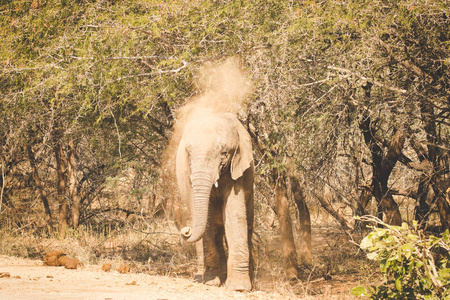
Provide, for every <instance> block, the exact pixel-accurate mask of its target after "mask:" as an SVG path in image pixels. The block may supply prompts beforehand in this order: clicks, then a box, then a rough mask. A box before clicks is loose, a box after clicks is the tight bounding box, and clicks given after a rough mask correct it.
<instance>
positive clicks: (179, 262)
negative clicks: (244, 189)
mask: <svg viewBox="0 0 450 300" xmlns="http://www.w3.org/2000/svg"><path fill="white" fill-rule="evenodd" d="M262 212H265V213H262ZM268 212H270V213H268ZM312 219H313V222H314V223H313V226H314V227H313V233H312V236H313V240H312V242H313V261H312V264H310V265H304V266H301V268H300V275H301V278H300V280H298V281H296V282H287V281H286V280H285V274H284V269H283V259H282V255H281V241H280V240H279V237H278V232H277V230H278V229H277V228H278V226H277V222H276V217H275V216H274V215H273V214H272V212H271V210H270V209H268V207H258V208H257V216H256V220H257V221H256V224H255V232H256V234H255V238H254V245H255V247H254V252H255V267H256V268H255V270H256V279H255V286H256V289H257V290H263V291H267V292H276V293H279V294H282V295H287V296H292V297H302V298H306V299H324V297H325V298H327V299H354V297H353V296H352V295H351V294H350V289H351V288H352V287H355V286H358V285H361V284H365V281H366V280H367V279H368V278H373V276H374V275H373V274H374V272H373V271H374V269H375V268H374V267H372V266H371V265H369V264H368V261H367V260H366V259H365V257H364V255H363V254H362V253H361V252H359V251H358V248H357V247H356V246H355V244H354V243H352V242H351V241H350V237H349V236H347V235H346V234H345V233H343V232H340V231H339V227H338V226H337V225H336V224H334V223H333V220H331V219H329V218H326V217H325V214H324V213H321V212H319V211H318V212H314V215H313V216H312ZM20 224H31V225H27V226H23V227H18V225H17V223H13V222H3V224H2V230H1V232H0V254H3V255H10V256H18V257H27V258H36V259H42V257H43V256H44V254H45V253H47V252H48V251H50V250H55V249H61V250H63V251H64V252H65V253H66V254H67V255H69V256H70V257H73V258H77V259H79V260H80V262H81V263H82V264H83V265H85V266H88V265H91V264H92V265H102V264H104V263H111V264H112V267H113V269H117V267H118V266H120V265H123V264H125V265H128V266H130V267H131V272H135V273H145V274H151V275H158V276H170V277H184V278H191V277H192V275H193V274H194V272H196V260H195V252H194V249H193V247H186V246H183V245H182V244H181V241H180V238H179V235H178V230H177V229H176V227H175V226H174V225H173V223H172V222H171V221H168V220H167V219H165V218H162V217H159V218H143V217H142V216H136V215H134V216H133V217H132V218H130V217H129V216H128V217H126V216H123V215H122V216H121V215H117V214H116V215H113V214H111V215H107V214H104V215H102V216H99V217H98V218H97V219H95V220H92V222H91V223H90V224H88V225H83V226H80V228H78V229H77V230H70V231H68V232H67V235H66V236H65V238H62V237H60V236H59V235H58V233H55V232H50V233H49V232H48V231H47V230H46V227H45V226H38V224H39V223H37V222H32V221H30V222H28V223H27V222H21V223H20ZM294 226H296V224H294ZM352 238H353V239H355V240H356V241H358V240H359V239H360V237H358V236H355V237H352ZM296 242H297V244H298V243H299V242H300V241H299V240H298V238H297V241H296Z"/></svg>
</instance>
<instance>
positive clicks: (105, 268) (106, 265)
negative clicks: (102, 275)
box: [102, 263, 111, 272]
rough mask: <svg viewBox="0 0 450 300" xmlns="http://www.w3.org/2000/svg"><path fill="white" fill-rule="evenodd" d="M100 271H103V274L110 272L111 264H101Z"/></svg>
mask: <svg viewBox="0 0 450 300" xmlns="http://www.w3.org/2000/svg"><path fill="white" fill-rule="evenodd" d="M102 270H103V271H105V272H109V271H111V264H108V263H106V264H103V266H102Z"/></svg>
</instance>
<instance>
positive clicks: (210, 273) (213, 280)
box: [203, 269, 222, 286]
mask: <svg viewBox="0 0 450 300" xmlns="http://www.w3.org/2000/svg"><path fill="white" fill-rule="evenodd" d="M203 279H204V283H205V284H206V285H210V286H220V284H221V283H222V281H221V280H220V270H219V269H209V270H206V271H205V274H204V275H203Z"/></svg>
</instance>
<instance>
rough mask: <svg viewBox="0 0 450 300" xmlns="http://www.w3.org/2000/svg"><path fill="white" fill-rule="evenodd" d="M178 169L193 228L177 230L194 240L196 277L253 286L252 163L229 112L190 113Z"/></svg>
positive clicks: (235, 287)
mask: <svg viewBox="0 0 450 300" xmlns="http://www.w3.org/2000/svg"><path fill="white" fill-rule="evenodd" d="M176 170H177V180H178V186H179V191H180V196H181V198H182V200H184V201H187V203H189V204H190V208H191V212H192V222H193V225H192V227H185V228H183V229H181V231H180V234H181V236H182V238H183V239H184V240H185V241H186V242H189V243H192V242H197V244H196V249H197V254H198V263H199V274H197V275H196V276H195V280H196V281H199V282H204V283H206V284H210V285H220V284H223V283H224V282H225V281H226V282H225V286H226V287H227V288H228V289H230V290H235V291H249V290H251V288H252V279H253V263H252V257H251V253H252V251H251V248H252V244H251V236H252V232H253V177H254V165H253V156H252V148H251V140H250V136H249V134H248V132H247V131H246V130H245V128H244V127H243V126H242V124H241V123H240V122H239V120H238V119H237V118H236V117H235V116H234V115H232V114H229V113H220V114H214V113H208V114H206V115H205V114H201V115H197V116H192V117H191V118H190V119H189V120H188V122H187V123H186V126H185V128H184V131H183V136H182V139H181V142H180V144H179V146H178V152H177V160H176ZM224 237H225V241H226V245H227V249H228V259H227V257H226V255H225V249H224Z"/></svg>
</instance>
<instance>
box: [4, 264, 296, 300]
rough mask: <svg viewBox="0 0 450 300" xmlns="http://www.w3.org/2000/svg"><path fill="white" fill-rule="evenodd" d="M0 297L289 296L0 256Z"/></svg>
mask: <svg viewBox="0 0 450 300" xmlns="http://www.w3.org/2000/svg"><path fill="white" fill-rule="evenodd" d="M0 273H1V274H5V273H9V276H4V277H2V278H0V299H1V300H6V299H32V300H41V299H102V300H106V299H155V300H165V299H167V300H172V299H173V300H190V299H208V300H215V299H256V300H258V299H275V300H281V299H283V300H284V299H292V298H290V297H288V296H283V295H279V294H269V293H266V292H261V291H256V292H251V293H239V292H229V291H227V290H226V289H225V288H223V287H210V286H206V285H203V284H197V283H194V282H192V281H190V280H188V279H182V278H169V277H157V276H151V275H147V274H135V273H129V274H120V273H118V272H117V271H111V272H104V271H102V270H101V266H98V265H90V266H82V267H80V268H78V269H76V270H68V269H65V268H64V267H48V266H43V263H42V261H40V260H29V259H23V258H16V257H10V256H0ZM1 274H0V277H1Z"/></svg>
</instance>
